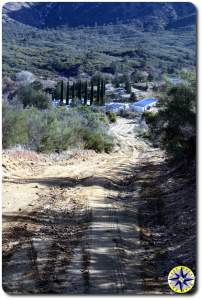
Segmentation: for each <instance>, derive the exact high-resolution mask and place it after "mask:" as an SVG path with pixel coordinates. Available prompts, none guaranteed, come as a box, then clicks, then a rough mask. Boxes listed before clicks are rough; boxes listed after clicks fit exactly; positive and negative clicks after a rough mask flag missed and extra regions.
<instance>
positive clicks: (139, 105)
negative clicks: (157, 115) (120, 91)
mask: <svg viewBox="0 0 202 300" xmlns="http://www.w3.org/2000/svg"><path fill="white" fill-rule="evenodd" d="M157 102H158V99H156V98H144V99H142V100H140V101H138V102H135V103H133V104H132V105H131V108H132V110H133V111H137V112H144V111H145V110H150V109H151V108H152V107H154V106H156V103H157Z"/></svg>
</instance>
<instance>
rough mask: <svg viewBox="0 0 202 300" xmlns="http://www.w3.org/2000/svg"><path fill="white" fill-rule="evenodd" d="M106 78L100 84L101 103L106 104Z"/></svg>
mask: <svg viewBox="0 0 202 300" xmlns="http://www.w3.org/2000/svg"><path fill="white" fill-rule="evenodd" d="M104 97H105V95H104V80H102V81H101V86H100V105H104V103H105V101H104Z"/></svg>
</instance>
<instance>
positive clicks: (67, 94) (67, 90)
mask: <svg viewBox="0 0 202 300" xmlns="http://www.w3.org/2000/svg"><path fill="white" fill-rule="evenodd" d="M66 105H69V81H68V82H67V89H66Z"/></svg>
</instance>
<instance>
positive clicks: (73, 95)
mask: <svg viewBox="0 0 202 300" xmlns="http://www.w3.org/2000/svg"><path fill="white" fill-rule="evenodd" d="M74 104H75V83H74V82H73V85H72V105H74Z"/></svg>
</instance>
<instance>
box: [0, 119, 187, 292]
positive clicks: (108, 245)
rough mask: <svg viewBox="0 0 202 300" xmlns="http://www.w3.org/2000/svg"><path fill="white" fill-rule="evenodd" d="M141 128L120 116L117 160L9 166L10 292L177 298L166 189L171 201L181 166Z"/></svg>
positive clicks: (6, 276)
mask: <svg viewBox="0 0 202 300" xmlns="http://www.w3.org/2000/svg"><path fill="white" fill-rule="evenodd" d="M138 128H139V120H135V121H134V120H128V119H123V118H118V121H117V123H116V124H114V125H112V126H111V129H110V130H111V131H112V133H113V135H114V136H115V139H116V146H115V149H114V152H113V153H111V154H110V155H109V154H95V153H94V152H88V157H86V154H85V153H84V154H83V155H81V156H80V157H79V158H75V157H72V158H68V159H67V158H65V156H64V157H63V158H62V159H58V160H54V159H49V158H46V159H45V158H43V159H41V158H39V159H38V160H34V163H33V165H31V167H30V162H29V163H28V165H27V166H24V168H19V166H18V168H16V169H15V168H14V169H13V168H11V167H10V168H9V167H8V166H7V165H8V164H6V163H5V178H4V195H3V199H4V202H3V221H4V227H3V228H4V244H3V247H4V256H3V258H4V264H3V286H4V289H5V290H6V291H7V292H9V293H14V294H20V293H63V294H64V293H65V294H147V293H149V294H151V293H152V294H161V293H167V294H170V293H171V292H170V290H169V288H168V286H167V282H166V276H167V272H168V271H169V268H170V266H167V264H168V262H170V261H172V259H173V258H172V257H169V253H170V252H169V251H170V249H169V247H172V245H170V244H169V243H167V245H166V248H165V249H164V248H162V246H163V245H164V246H165V244H163V243H165V242H166V241H165V240H164V239H162V238H161V236H162V235H163V234H164V232H165V230H166V227H167V224H166V222H165V220H164V215H163V212H164V210H165V209H166V205H167V204H165V202H163V201H161V200H162V199H161V198H162V196H161V194H162V190H161V189H162V188H164V194H165V197H167V196H166V191H168V190H169V189H170V188H175V185H176V181H175V179H173V180H172V179H171V178H170V176H169V174H170V173H172V172H175V170H176V169H177V166H176V168H174V171H173V170H171V169H170V168H169V167H168V166H166V165H163V162H164V161H165V157H164V154H163V152H161V151H160V150H159V149H155V148H152V147H151V145H149V144H148V143H147V142H145V141H143V140H142V139H141V138H140V137H138ZM8 161H9V159H7V160H6V162H8ZM162 174H163V177H162ZM162 178H164V179H163V181H162ZM168 181H169V182H168ZM189 193H190V195H191V194H192V193H193V189H190V191H189ZM168 197H169V195H168ZM168 211H169V209H168ZM173 251H177V248H175V247H174V248H173V250H172V252H173ZM190 251H191V250H190ZM158 262H160V265H159V264H158ZM163 264H164V265H163ZM171 265H172V263H171Z"/></svg>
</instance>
